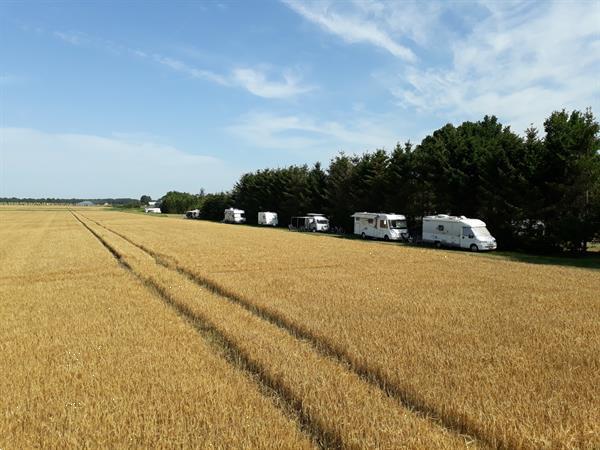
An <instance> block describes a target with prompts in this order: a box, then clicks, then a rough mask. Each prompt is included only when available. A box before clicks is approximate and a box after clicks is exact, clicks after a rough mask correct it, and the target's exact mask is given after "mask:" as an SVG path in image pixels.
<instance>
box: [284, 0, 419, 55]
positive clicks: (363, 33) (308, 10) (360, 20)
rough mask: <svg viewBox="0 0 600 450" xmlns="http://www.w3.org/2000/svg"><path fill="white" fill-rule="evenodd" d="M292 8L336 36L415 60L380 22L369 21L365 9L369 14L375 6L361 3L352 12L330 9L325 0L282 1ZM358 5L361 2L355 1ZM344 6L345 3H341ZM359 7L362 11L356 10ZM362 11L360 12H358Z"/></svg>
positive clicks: (408, 50) (408, 49)
mask: <svg viewBox="0 0 600 450" xmlns="http://www.w3.org/2000/svg"><path fill="white" fill-rule="evenodd" d="M283 2H284V3H285V4H286V5H288V6H289V7H290V8H291V9H292V10H293V11H295V12H296V13H298V14H300V15H301V16H302V17H304V18H305V19H306V20H308V21H310V22H312V23H314V24H316V25H318V26H320V27H321V28H322V29H323V30H325V31H327V32H329V33H331V34H334V35H336V36H339V37H340V38H342V39H343V40H345V41H346V42H349V43H358V42H361V43H363V42H364V43H369V44H372V45H374V46H376V47H379V48H382V49H384V50H386V51H388V52H389V53H391V54H392V55H394V56H396V57H398V58H401V59H403V60H405V61H409V62H412V61H415V60H416V57H415V54H414V53H413V52H412V50H411V49H410V48H408V47H406V46H404V45H401V44H399V43H398V42H396V41H395V40H394V39H393V38H392V36H391V35H390V33H388V32H386V31H384V28H383V27H381V26H380V23H377V22H375V21H372V20H369V17H368V15H367V14H365V12H369V13H373V12H374V11H377V10H378V8H377V7H376V6H377V5H375V4H374V3H372V4H371V6H372V8H370V9H367V8H366V6H367V3H363V4H362V7H361V8H359V11H355V14H353V15H350V14H342V13H338V12H336V11H334V10H333V6H332V5H329V4H328V3H325V2H301V1H298V0H283ZM357 3H358V4H359V5H361V2H357ZM343 5H344V6H347V4H345V3H344V4H343ZM361 9H362V11H360V10H361ZM361 12H362V13H361Z"/></svg>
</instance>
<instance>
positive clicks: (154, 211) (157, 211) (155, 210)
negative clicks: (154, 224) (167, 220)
mask: <svg viewBox="0 0 600 450" xmlns="http://www.w3.org/2000/svg"><path fill="white" fill-rule="evenodd" d="M144 212H145V213H147V214H160V213H161V211H160V208H144Z"/></svg>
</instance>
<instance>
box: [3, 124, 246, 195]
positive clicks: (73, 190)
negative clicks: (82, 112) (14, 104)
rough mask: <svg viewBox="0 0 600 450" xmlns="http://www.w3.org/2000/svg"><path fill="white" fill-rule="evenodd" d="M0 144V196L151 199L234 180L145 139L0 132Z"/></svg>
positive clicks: (211, 162)
mask: <svg viewBox="0 0 600 450" xmlns="http://www.w3.org/2000/svg"><path fill="white" fill-rule="evenodd" d="M0 139H1V141H2V146H1V148H0V150H1V155H0V156H1V158H0V162H2V171H3V174H2V175H3V176H1V177H0V197H2V196H9V197H10V196H13V195H14V196H31V197H48V196H56V197H105V196H106V197H122V196H135V197H139V196H140V195H142V194H150V195H152V196H153V197H156V196H159V195H162V194H164V193H165V192H167V191H168V190H172V189H179V190H183V191H187V192H198V191H199V189H200V188H201V187H204V188H206V189H208V190H209V191H214V190H220V189H224V188H228V187H229V186H231V184H232V183H233V182H234V181H235V179H236V178H237V176H238V175H239V173H238V171H236V170H235V169H234V168H232V167H231V164H225V163H224V162H223V161H221V160H219V159H217V158H214V157H211V156H203V155H196V154H190V153H186V152H184V151H182V150H180V149H178V148H176V147H173V146H170V145H166V144H161V143H156V142H154V141H153V140H151V139H150V138H149V137H148V136H145V135H136V136H132V135H127V136H122V137H116V136H111V137H104V136H96V135H88V134H61V133H47V132H43V131H39V130H34V129H28V128H0ZM31 161H35V162H36V163H35V164H31ZM107 180H110V183H107ZM108 186H110V187H108Z"/></svg>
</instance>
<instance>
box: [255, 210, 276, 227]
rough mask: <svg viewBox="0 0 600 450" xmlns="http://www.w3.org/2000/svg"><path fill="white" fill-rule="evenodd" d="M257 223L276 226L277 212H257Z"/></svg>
mask: <svg viewBox="0 0 600 450" xmlns="http://www.w3.org/2000/svg"><path fill="white" fill-rule="evenodd" d="M258 224H259V225H269V226H272V227H276V226H277V224H278V219H277V213H275V212H269V211H261V212H259V213H258Z"/></svg>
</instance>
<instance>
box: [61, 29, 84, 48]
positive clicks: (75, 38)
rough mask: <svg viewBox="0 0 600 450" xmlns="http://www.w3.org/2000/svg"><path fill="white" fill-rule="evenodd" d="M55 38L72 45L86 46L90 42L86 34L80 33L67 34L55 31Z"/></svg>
mask: <svg viewBox="0 0 600 450" xmlns="http://www.w3.org/2000/svg"><path fill="white" fill-rule="evenodd" d="M53 34H54V36H55V37H57V38H59V39H61V40H63V41H65V42H67V43H69V44H71V45H85V44H87V43H89V42H90V40H89V37H88V36H87V35H86V34H85V33H80V32H73V31H71V32H66V31H55V32H54V33H53Z"/></svg>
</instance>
